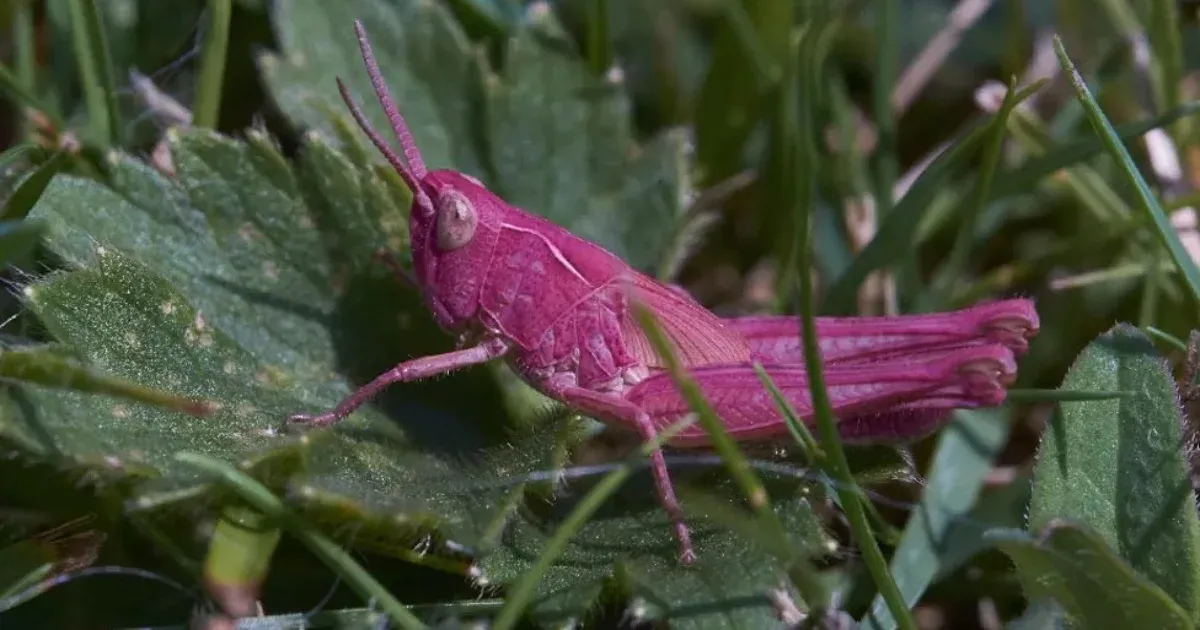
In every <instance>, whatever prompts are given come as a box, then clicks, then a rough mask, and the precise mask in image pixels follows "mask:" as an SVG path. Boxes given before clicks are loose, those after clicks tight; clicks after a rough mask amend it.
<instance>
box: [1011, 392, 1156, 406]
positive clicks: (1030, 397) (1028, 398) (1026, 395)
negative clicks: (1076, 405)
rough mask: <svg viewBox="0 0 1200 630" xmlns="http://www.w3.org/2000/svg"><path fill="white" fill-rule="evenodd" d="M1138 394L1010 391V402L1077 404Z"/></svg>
mask: <svg viewBox="0 0 1200 630" xmlns="http://www.w3.org/2000/svg"><path fill="white" fill-rule="evenodd" d="M1135 393H1136V392H1128V391H1115V392H1084V391H1072V390H1064V389H1017V388H1013V389H1010V390H1008V400H1009V402H1016V403H1037V402H1076V401H1081V400H1112V399H1114V398H1128V397H1129V396H1132V395H1134V394H1135Z"/></svg>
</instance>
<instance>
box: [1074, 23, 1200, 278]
mask: <svg viewBox="0 0 1200 630" xmlns="http://www.w3.org/2000/svg"><path fill="white" fill-rule="evenodd" d="M1054 52H1055V53H1056V54H1057V55H1058V61H1059V64H1061V65H1062V67H1063V69H1064V70H1065V71H1066V72H1067V73H1068V75H1069V76H1070V77H1071V84H1072V86H1074V88H1075V93H1076V96H1077V97H1078V98H1079V101H1080V102H1081V103H1082V104H1083V106H1084V109H1085V110H1087V115H1088V120H1089V121H1091V123H1092V128H1093V129H1094V130H1095V132H1096V135H1098V136H1100V138H1101V139H1102V140H1103V141H1104V144H1105V146H1106V147H1107V148H1108V151H1109V153H1110V154H1111V155H1112V157H1113V159H1114V160H1116V162H1117V164H1118V165H1120V167H1121V172H1122V173H1123V174H1124V175H1125V177H1126V179H1127V180H1128V183H1129V184H1130V185H1131V186H1132V187H1133V188H1134V190H1136V191H1137V196H1138V201H1139V202H1140V203H1139V206H1140V207H1141V208H1142V210H1143V211H1144V212H1145V213H1146V214H1147V215H1149V217H1150V219H1151V220H1152V221H1153V222H1154V226H1155V227H1156V228H1158V235H1159V237H1160V238H1161V239H1162V242H1163V245H1165V246H1166V248H1167V250H1168V251H1169V252H1170V253H1171V258H1172V259H1174V261H1175V264H1176V265H1177V266H1178V267H1179V270H1180V271H1181V272H1182V274H1183V277H1184V280H1185V281H1186V282H1187V285H1188V288H1189V289H1191V291H1192V296H1193V297H1195V298H1197V299H1200V269H1198V268H1197V267H1196V262H1195V261H1194V260H1192V259H1191V257H1190V256H1188V253H1187V250H1186V249H1184V247H1183V243H1182V242H1180V240H1179V235H1178V234H1177V233H1176V232H1175V228H1174V227H1172V226H1171V221H1170V219H1169V218H1168V217H1167V213H1166V212H1164V211H1163V209H1162V206H1161V205H1159V203H1158V200H1157V199H1156V198H1155V197H1154V193H1153V191H1151V190H1150V186H1149V185H1148V184H1147V183H1146V180H1145V178H1144V177H1142V174H1141V173H1140V172H1139V171H1138V168H1137V165H1136V164H1134V162H1133V158H1132V157H1131V156H1130V155H1129V151H1128V150H1126V149H1125V146H1124V145H1123V144H1121V140H1120V138H1118V137H1117V133H1116V130H1115V129H1113V127H1112V124H1111V123H1110V122H1109V121H1108V118H1107V117H1106V116H1105V115H1104V112H1103V111H1101V109H1100V105H1099V103H1097V102H1096V100H1095V98H1093V97H1092V94H1091V92H1089V91H1088V89H1087V86H1086V85H1084V84H1083V79H1082V77H1080V76H1079V71H1078V70H1076V69H1075V65H1074V64H1073V63H1071V58H1070V57H1069V56H1067V50H1066V48H1065V47H1064V46H1063V43H1062V39H1060V38H1059V37H1058V36H1055V38H1054Z"/></svg>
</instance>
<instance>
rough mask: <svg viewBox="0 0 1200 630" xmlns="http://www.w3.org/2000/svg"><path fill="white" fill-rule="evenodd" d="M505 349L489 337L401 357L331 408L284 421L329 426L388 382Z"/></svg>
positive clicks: (463, 363) (447, 368)
mask: <svg viewBox="0 0 1200 630" xmlns="http://www.w3.org/2000/svg"><path fill="white" fill-rule="evenodd" d="M506 352H508V345H507V344H505V343H504V342H502V341H500V340H489V341H486V342H484V343H481V344H479V345H477V346H473V347H470V348H464V349H462V350H455V351H454V352H447V353H445V354H435V355H433V356H428V357H420V358H417V359H412V360H411V361H405V362H404V363H400V364H399V365H397V366H396V367H394V368H392V369H390V370H388V371H387V372H384V373H383V374H380V375H379V376H377V377H375V380H373V381H371V382H370V383H367V384H366V385H363V386H362V387H360V388H358V389H357V390H355V391H354V392H353V393H351V394H350V395H349V396H347V397H346V398H345V399H344V400H342V402H341V404H339V405H338V406H337V407H336V408H335V409H332V410H330V411H327V412H325V413H322V414H317V415H310V414H296V415H294V416H291V417H290V418H288V420H287V424H288V425H305V426H311V427H325V426H329V425H331V424H335V423H337V422H341V421H342V420H344V419H345V418H346V416H348V415H350V414H351V413H354V410H355V409H358V408H359V407H361V406H363V405H364V404H366V403H367V402H369V401H370V400H371V399H372V398H374V397H375V396H377V395H378V394H379V392H381V391H383V390H384V389H386V388H387V387H388V386H389V385H391V384H392V383H407V382H410V381H419V380H421V379H425V378H429V377H430V376H437V375H438V374H445V373H447V372H452V371H454V370H457V369H460V368H464V367H468V366H471V365H476V364H479V363H486V362H488V361H491V360H492V359H497V358H499V357H502V356H504V354H505V353H506Z"/></svg>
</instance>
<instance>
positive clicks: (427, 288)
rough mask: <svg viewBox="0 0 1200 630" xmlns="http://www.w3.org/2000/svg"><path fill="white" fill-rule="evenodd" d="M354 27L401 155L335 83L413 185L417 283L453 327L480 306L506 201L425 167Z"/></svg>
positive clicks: (437, 315)
mask: <svg viewBox="0 0 1200 630" xmlns="http://www.w3.org/2000/svg"><path fill="white" fill-rule="evenodd" d="M354 31H355V32H356V33H357V34H358V45H359V49H360V50H362V55H363V61H364V62H365V63H366V66H367V73H368V74H369V75H370V76H371V84H372V85H373V86H374V88H375V95H376V96H377V97H378V98H379V102H380V104H381V105H382V106H383V109H384V112H385V113H386V114H387V118H388V122H389V123H390V124H391V126H392V131H393V132H395V134H396V138H397V139H398V140H399V141H400V147H401V149H402V152H403V154H404V158H403V159H401V158H400V156H399V155H398V154H397V153H396V152H395V151H393V150H392V148H391V147H390V146H388V144H387V142H385V141H384V139H383V138H382V137H381V136H380V135H379V133H378V132H376V131H375V130H374V129H373V128H372V127H371V124H370V123H369V122H368V121H367V119H366V116H364V115H363V113H362V109H361V108H360V107H359V106H358V104H357V103H356V102H355V101H354V98H353V97H352V96H350V92H349V91H348V90H347V89H346V86H345V84H343V83H342V81H341V80H340V79H339V80H338V89H339V90H340V91H341V93H342V99H343V100H344V101H345V102H346V105H347V106H348V107H349V108H350V113H351V114H352V115H353V116H354V120H355V121H356V122H358V125H359V127H361V128H362V130H363V131H364V132H365V133H366V134H367V137H369V138H370V139H371V142H372V143H373V144H374V145H375V146H376V148H378V149H379V151H380V152H382V153H383V155H384V156H385V157H386V158H387V160H388V162H389V163H390V164H391V165H392V167H393V168H395V169H396V172H397V173H399V174H400V177H401V178H402V179H403V180H404V184H405V185H406V186H408V189H409V190H410V191H412V194H413V200H412V208H411V211H410V216H409V240H410V243H411V245H412V257H413V267H414V271H415V272H416V280H417V283H418V284H419V285H420V287H421V293H422V295H424V297H425V301H426V303H427V304H428V306H429V308H430V310H431V311H432V312H433V315H434V319H436V320H437V322H438V324H439V325H440V326H441V327H442V328H444V329H446V330H449V331H457V330H460V329H462V328H463V327H464V325H466V324H467V323H469V322H470V321H472V320H473V319H474V318H475V316H476V313H477V311H478V307H479V288H480V286H481V285H482V283H483V279H484V276H485V274H486V272H487V268H488V263H489V258H490V256H491V252H492V249H493V247H494V246H495V244H496V240H497V239H498V235H499V231H500V224H501V219H502V216H503V212H504V207H505V205H504V202H503V201H502V200H501V199H500V198H498V197H496V196H495V195H494V194H492V193H491V192H490V191H488V189H487V188H485V187H484V186H483V184H481V183H480V182H479V181H477V180H475V179H474V178H472V177H470V176H468V175H464V174H462V173H459V172H457V171H452V170H438V171H433V172H430V171H429V170H428V169H426V167H425V161H424V160H423V159H422V158H421V152H420V151H419V150H418V149H417V145H416V143H414V142H413V138H412V134H411V133H409V130H408V125H406V124H405V122H404V118H403V117H402V116H401V115H400V112H399V110H398V109H397V108H396V105H395V103H394V102H393V101H392V98H391V96H390V95H389V94H388V89H387V85H386V84H385V83H384V80H383V76H382V75H381V74H380V72H379V66H378V64H377V63H376V62H375V56H374V54H373V53H372V52H371V44H370V42H369V41H368V39H367V33H366V30H365V29H364V28H363V25H362V22H360V21H358V20H355V21H354Z"/></svg>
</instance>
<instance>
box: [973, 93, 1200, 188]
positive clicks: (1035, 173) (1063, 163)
mask: <svg viewBox="0 0 1200 630" xmlns="http://www.w3.org/2000/svg"><path fill="white" fill-rule="evenodd" d="M1197 112H1200V101H1190V102H1187V103H1184V104H1182V105H1180V106H1179V107H1176V108H1174V109H1172V110H1171V111H1169V112H1166V113H1164V114H1162V115H1159V116H1154V117H1153V118H1148V119H1146V120H1139V121H1136V122H1131V123H1125V124H1123V125H1121V126H1119V127H1117V128H1116V131H1117V136H1118V137H1120V138H1121V140H1123V141H1128V140H1131V139H1133V138H1136V137H1138V136H1141V135H1143V134H1145V133H1146V132H1147V131H1150V130H1152V129H1158V128H1160V127H1165V126H1167V125H1170V124H1171V123H1173V122H1175V121H1176V120H1179V119H1181V118H1186V117H1189V116H1192V115H1193V114H1195V113H1197ZM1104 149H1105V145H1104V142H1103V140H1101V139H1100V138H1083V139H1080V140H1076V141H1074V142H1070V143H1067V144H1064V145H1061V146H1059V147H1057V148H1055V149H1052V150H1050V151H1048V152H1047V153H1045V154H1043V155H1039V156H1037V157H1033V158H1030V159H1029V160H1027V161H1025V162H1024V163H1022V164H1021V165H1020V166H1016V167H1012V168H1010V169H1006V170H1004V171H1002V172H1001V173H1000V175H999V177H997V178H996V184H995V185H994V186H993V187H992V194H991V196H990V197H989V198H988V201H989V202H990V201H995V200H997V199H1003V198H1005V197H1011V196H1012V195H1018V194H1023V193H1025V192H1027V191H1028V190H1030V189H1031V188H1033V187H1034V186H1035V185H1036V184H1037V183H1038V182H1039V181H1041V180H1042V179H1044V178H1046V177H1048V176H1050V175H1052V174H1054V173H1055V172H1057V171H1059V170H1060V169H1063V168H1066V167H1068V166H1071V165H1072V164H1075V163H1078V162H1082V161H1084V160H1087V159H1090V158H1092V157H1093V156H1095V155H1096V154H1098V153H1100V152H1101V151H1103V150H1104Z"/></svg>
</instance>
